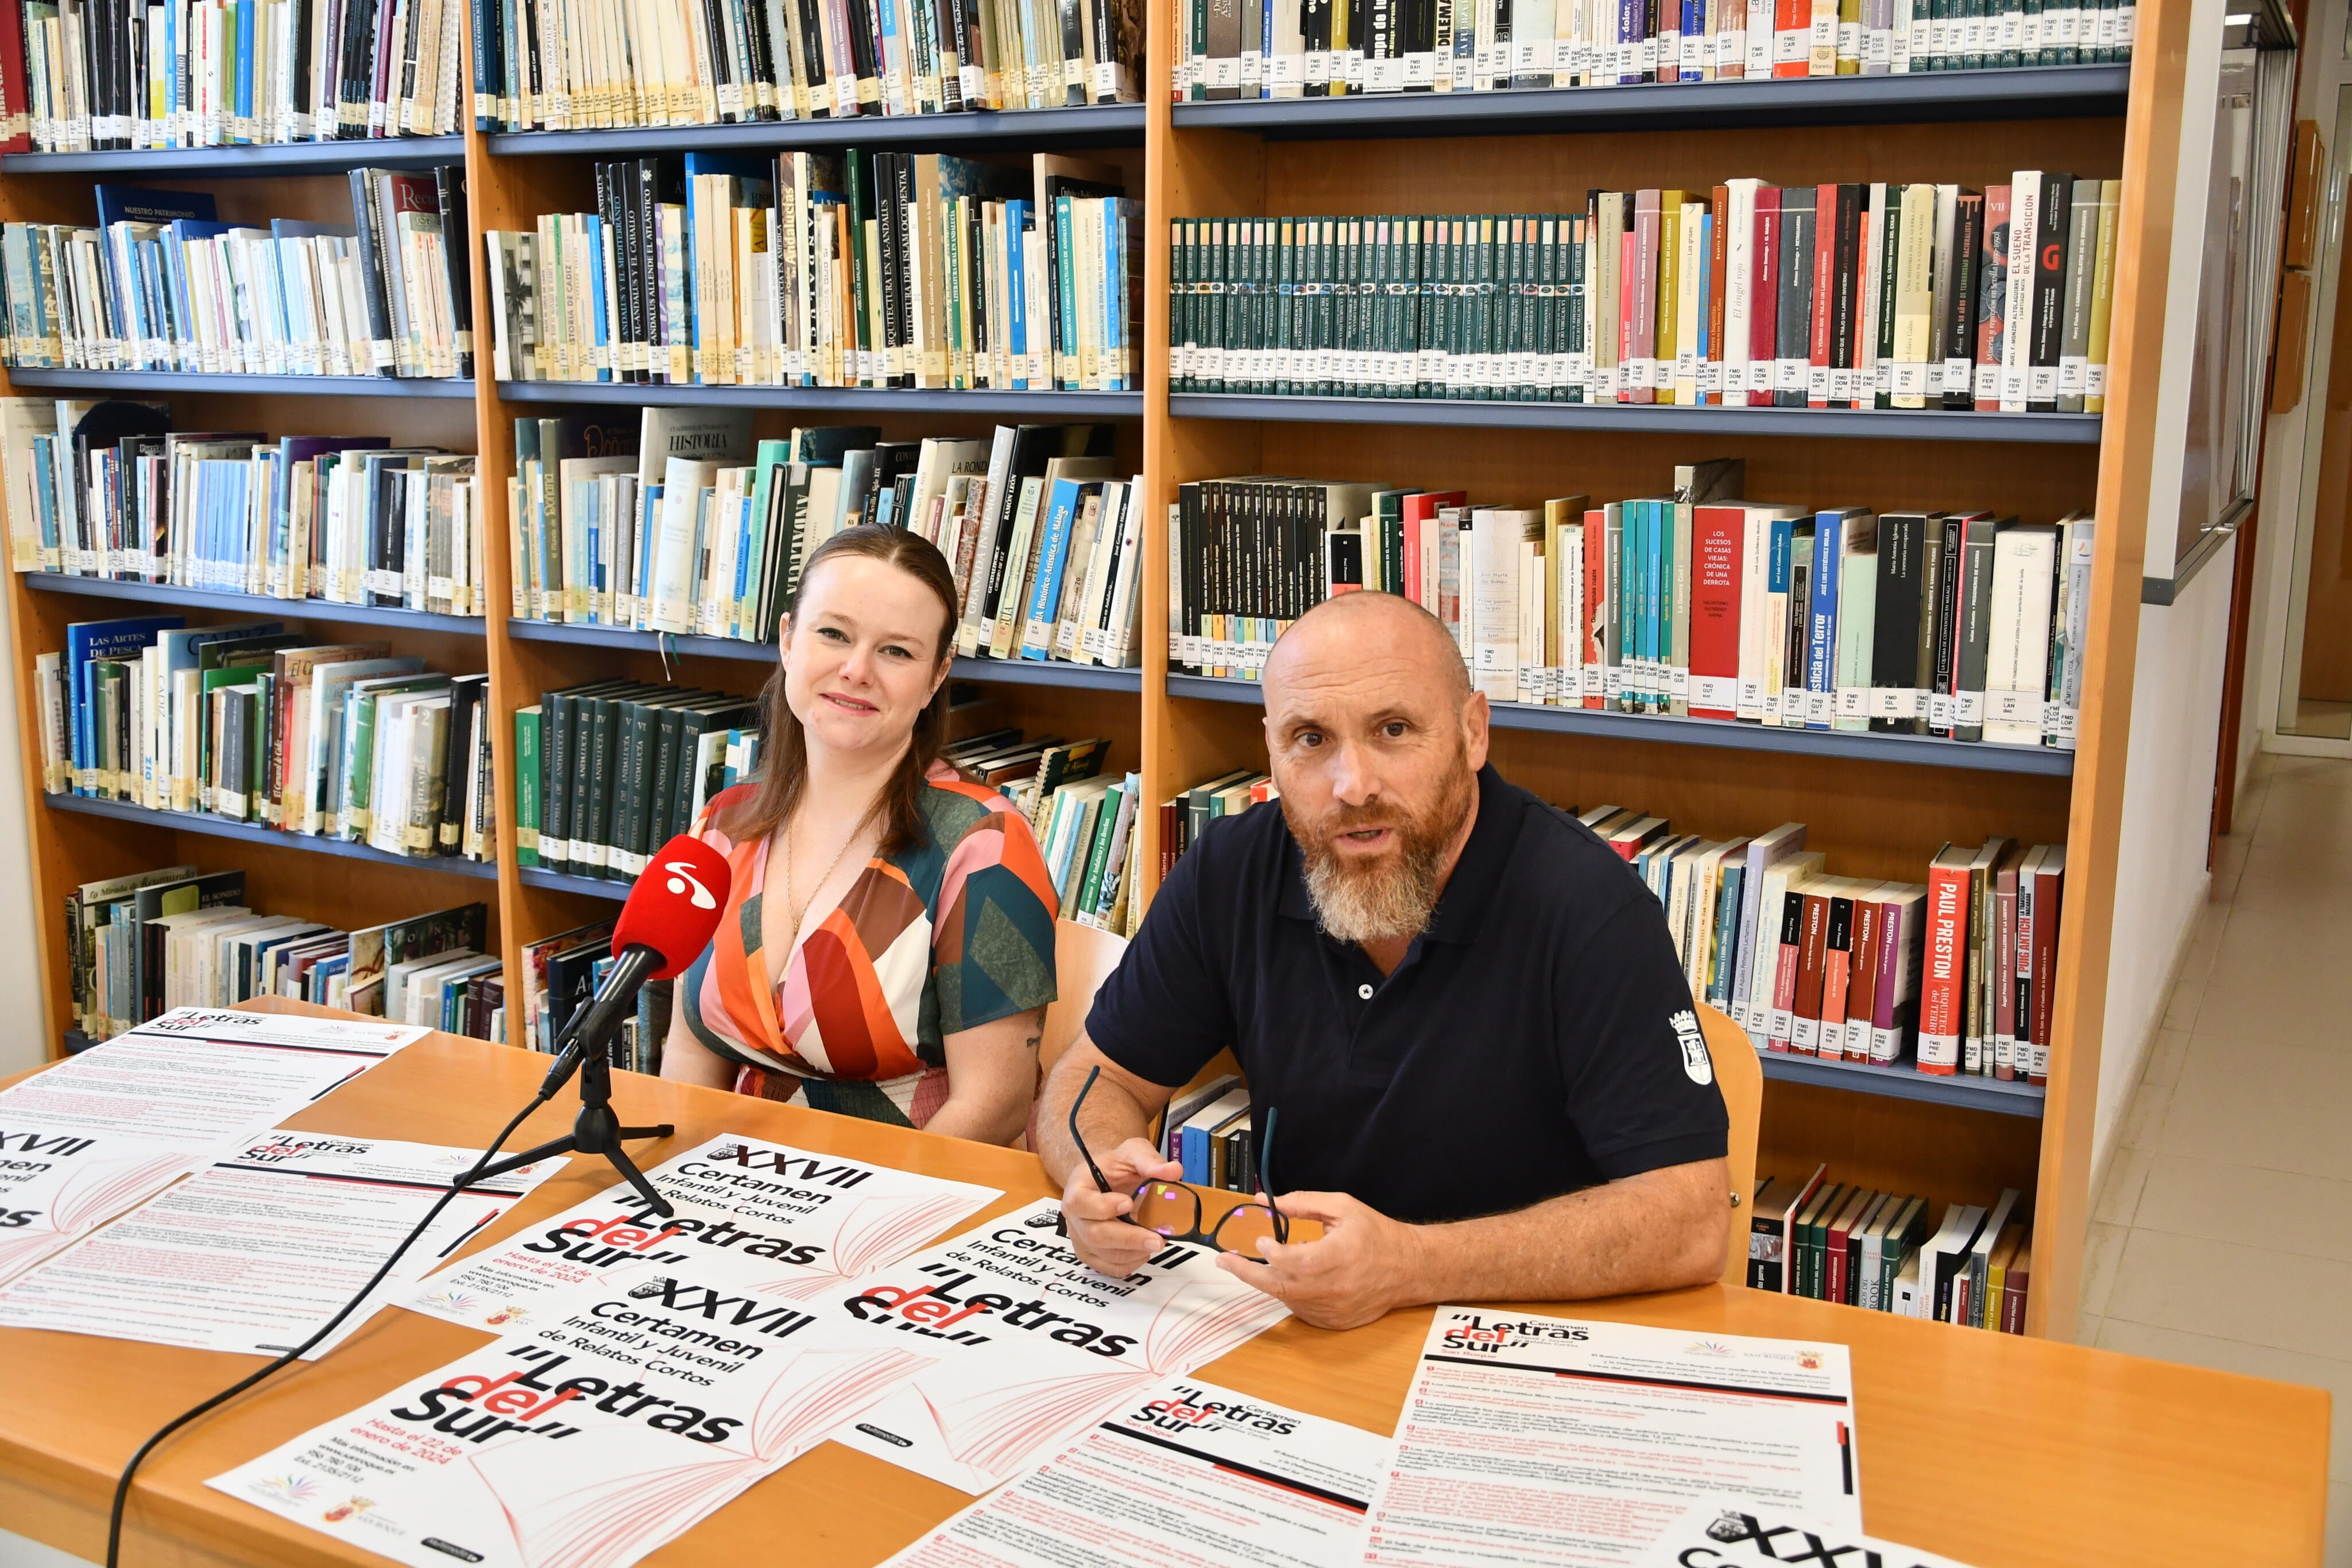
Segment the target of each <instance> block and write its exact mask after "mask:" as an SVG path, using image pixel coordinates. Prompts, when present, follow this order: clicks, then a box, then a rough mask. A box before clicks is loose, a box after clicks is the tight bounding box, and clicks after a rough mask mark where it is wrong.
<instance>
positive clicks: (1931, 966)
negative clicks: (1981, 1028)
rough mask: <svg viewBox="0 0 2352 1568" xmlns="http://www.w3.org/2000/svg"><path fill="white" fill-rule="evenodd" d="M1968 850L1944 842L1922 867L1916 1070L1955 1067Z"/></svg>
mask: <svg viewBox="0 0 2352 1568" xmlns="http://www.w3.org/2000/svg"><path fill="white" fill-rule="evenodd" d="M1975 858H1976V851H1974V850H1973V849H1960V848H1956V847H1954V846H1952V845H1949V844H1947V845H1945V846H1944V848H1943V850H1942V851H1941V852H1939V853H1937V856H1936V858H1935V860H1934V861H1932V862H1929V864H1928V867H1927V953H1926V956H1925V958H1924V960H1923V963H1922V967H1921V970H1920V975H1919V1071H1922V1072H1932V1073H1935V1074H1937V1075H1938V1076H1951V1075H1955V1074H1957V1073H1958V1071H1959V1070H1960V1033H1961V1030H1963V1029H1964V1028H1965V1027H1966V1024H1967V1019H1968V1013H1967V1010H1966V1008H1967V1001H1968V969H1969V964H1968V958H1969V862H1970V861H1971V860H1973V859H1975Z"/></svg>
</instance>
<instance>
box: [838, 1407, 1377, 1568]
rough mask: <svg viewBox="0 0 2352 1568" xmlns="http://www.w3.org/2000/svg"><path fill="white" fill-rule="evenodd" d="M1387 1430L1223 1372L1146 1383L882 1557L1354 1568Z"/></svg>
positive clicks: (1047, 1565)
mask: <svg viewBox="0 0 2352 1568" xmlns="http://www.w3.org/2000/svg"><path fill="white" fill-rule="evenodd" d="M1388 1448H1389V1445H1388V1444H1387V1442H1386V1441H1384V1440H1383V1439H1381V1438H1380V1437H1374V1436H1373V1435H1372V1434H1371V1433H1370V1432H1367V1431H1364V1430H1362V1429H1361V1428H1360V1427H1350V1426H1348V1425H1347V1424H1346V1423H1344V1422H1340V1421H1328V1420H1325V1419H1324V1418H1323V1417H1322V1416H1309V1415H1307V1414H1306V1413H1305V1412H1304V1411H1298V1410H1288V1409H1285V1408H1284V1407H1283V1406H1279V1405H1270V1404H1268V1403H1266V1402H1265V1400H1262V1399H1252V1398H1250V1397H1249V1396H1246V1395H1243V1394H1236V1393H1235V1392H1234V1391H1233V1390H1232V1389H1230V1388H1220V1387H1219V1386H1217V1385H1215V1384H1213V1383H1203V1382H1200V1381H1198V1380H1192V1381H1187V1380H1184V1379H1181V1378H1179V1379H1176V1380H1174V1381H1172V1382H1168V1383H1162V1384H1158V1385H1154V1386H1152V1387H1150V1388H1149V1389H1146V1390H1145V1391H1144V1392H1143V1393H1142V1394H1140V1395H1139V1396H1137V1397H1136V1398H1135V1399H1133V1400H1132V1401H1130V1402H1129V1404H1128V1405H1127V1406H1125V1407H1124V1408H1122V1409H1120V1410H1118V1411H1117V1412H1115V1413H1114V1414H1112V1415H1110V1416H1107V1417H1106V1418H1105V1419H1103V1420H1102V1421H1100V1422H1097V1424H1096V1425H1094V1426H1093V1427H1088V1428H1087V1430H1086V1431H1085V1432H1083V1433H1081V1434H1079V1436H1078V1437H1076V1439H1075V1440H1074V1441H1072V1442H1071V1443H1070V1444H1069V1445H1068V1446H1067V1447H1066V1448H1063V1449H1062V1450H1061V1452H1059V1453H1057V1454H1055V1456H1054V1457H1053V1458H1051V1459H1048V1460H1046V1461H1045V1462H1044V1463H1042V1464H1039V1465H1034V1466H1033V1467H1031V1468H1030V1469H1028V1470H1027V1471H1026V1472H1025V1473H1024V1474H1023V1475H1021V1476H1019V1477H1017V1478H1016V1479H1013V1480H1012V1481H1010V1482H1008V1483H1006V1484H1005V1485H1004V1486H1003V1487H1002V1488H1000V1489H999V1490H996V1491H994V1492H992V1493H991V1494H990V1495H989V1496H988V1497H987V1498H985V1499H983V1500H982V1501H980V1502H976V1503H974V1504H973V1505H972V1506H971V1507H970V1508H968V1509H966V1510H964V1511H962V1512H961V1513H960V1514H958V1515H956V1516H955V1517H954V1518H953V1519H950V1520H949V1521H947V1522H946V1523H944V1524H942V1525H940V1527H939V1528H938V1529H937V1530H935V1531H931V1532H930V1533H929V1535H927V1536H925V1537H924V1538H923V1539H922V1540H920V1541H919V1542H915V1543H914V1544H913V1545H912V1546H909V1547H908V1548H907V1549H906V1550H905V1551H904V1552H900V1553H898V1556H896V1557H893V1558H892V1559H890V1561H889V1563H887V1564H886V1565H885V1568H1130V1565H1131V1564H1134V1563H1185V1562H1193V1561H1198V1560H1201V1559H1206V1560H1208V1561H1211V1562H1216V1563H1264V1564H1275V1563H1284V1564H1293V1565H1297V1568H1354V1564H1355V1563H1357V1562H1358V1561H1359V1560H1360V1557H1361V1555H1362V1552H1363V1540H1364V1510H1365V1508H1366V1500H1367V1499H1369V1498H1370V1496H1371V1495H1372V1487H1373V1484H1374V1482H1375V1480H1376V1479H1378V1477H1379V1475H1380V1468H1381V1460H1383V1459H1384V1458H1387V1456H1388Z"/></svg>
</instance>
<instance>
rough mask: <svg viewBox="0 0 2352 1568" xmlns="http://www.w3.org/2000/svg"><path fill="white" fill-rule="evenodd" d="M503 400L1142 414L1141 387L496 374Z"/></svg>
mask: <svg viewBox="0 0 2352 1568" xmlns="http://www.w3.org/2000/svg"><path fill="white" fill-rule="evenodd" d="M499 396H500V397H502V398H505V399H506V400H507V401H509V402H617V403H626V404H628V405H630V406H631V407H637V408H642V407H645V406H646V405H648V404H650V405H653V406H656V407H662V408H692V407H718V408H807V409H826V410H830V411H832V412H834V413H980V414H1004V415H1007V416H1012V417H1023V416H1026V417H1029V418H1037V419H1141V418H1142V417H1143V394H1142V393H1141V392H995V391H974V392H944V391H939V390H936V389H930V388H913V387H777V386H740V387H712V386H695V385H690V384H682V383H681V384H670V383H667V382H499Z"/></svg>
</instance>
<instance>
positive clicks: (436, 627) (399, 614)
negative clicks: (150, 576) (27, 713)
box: [24, 571, 483, 637]
mask: <svg viewBox="0 0 2352 1568" xmlns="http://www.w3.org/2000/svg"><path fill="white" fill-rule="evenodd" d="M24 576H25V586H26V587H27V588H29V589H32V590H34V591H37V592H41V593H79V594H88V595H89V596H91V597H92V598H97V599H130V600H136V601H139V602H141V603H142V604H179V605H184V606H186V607H188V608H189V609H192V610H235V611H238V612H243V613H245V614H248V615H282V616H286V617H288V618H289V619H299V620H305V621H333V622H341V623H342V624H345V625H352V626H405V627H408V628H409V629H411V630H412V631H417V632H454V633H455V634H457V636H460V637H478V636H480V635H482V629H483V621H482V618H481V617H480V616H478V615H436V614H433V613H431V612H426V611H423V610H394V609H389V608H383V607H379V606H375V605H368V604H336V603H333V602H331V601H328V600H324V599H273V598H271V597H270V596H269V595H268V594H266V593H226V592H223V591H221V590H219V589H215V588H181V587H177V586H175V585H174V584H172V583H168V582H120V581H117V580H114V579H111V578H104V577H73V576H69V575H68V574H67V573H64V572H57V571H28V572H26V573H25V574H24Z"/></svg>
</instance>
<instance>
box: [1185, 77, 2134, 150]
mask: <svg viewBox="0 0 2352 1568" xmlns="http://www.w3.org/2000/svg"><path fill="white" fill-rule="evenodd" d="M2130 86H2131V67H2129V66H2127V65H2122V66H2042V67H2036V68H2033V69H2031V70H1988V71H1929V72H1922V73H1920V74H1919V75H1916V76H1874V77H1865V76H1851V77H1812V78H1806V79H1803V80H1790V81H1774V80H1757V81H1745V80H1741V81H1711V82H1688V83H1685V82H1652V83H1637V84H1633V85H1630V86H1623V87H1584V88H1538V89H1529V90H1524V91H1507V92H1417V93H1381V94H1378V95H1358V94H1349V96H1348V97H1345V98H1284V99H1250V100H1246V101H1241V100H1227V101H1221V102H1210V103H1203V102H1186V103H1179V104H1176V105H1175V106H1174V116H1175V125H1176V129H1177V130H1179V131H1192V130H1207V129H1215V130H1220V131H1252V132H1255V133H1256V134H1257V135H1260V136H1264V137H1265V138H1267V139H1269V140H1272V141H1340V140H1350V141H1352V140H1360V139H1370V138H1375V137H1399V136H1528V135H1540V134H1543V133H1546V132H1556V131H1622V130H1632V129H1641V130H1654V131H1668V130H1673V131H1685V130H1704V129H1710V128H1719V127H1754V128H1762V127H1770V126H1790V125H1891V124H1921V123H1949V122H1954V121H1964V120H2062V119H2089V118H2098V117H2104V116H2114V115H2120V114H2122V113H2123V111H2124V101H2125V99H2126V95H2127V93H2128V91H2129V89H2130Z"/></svg>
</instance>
